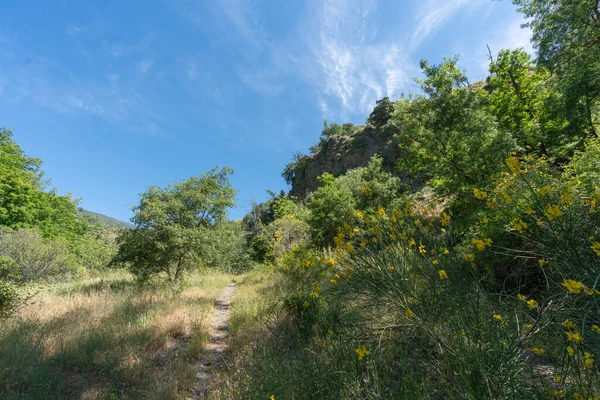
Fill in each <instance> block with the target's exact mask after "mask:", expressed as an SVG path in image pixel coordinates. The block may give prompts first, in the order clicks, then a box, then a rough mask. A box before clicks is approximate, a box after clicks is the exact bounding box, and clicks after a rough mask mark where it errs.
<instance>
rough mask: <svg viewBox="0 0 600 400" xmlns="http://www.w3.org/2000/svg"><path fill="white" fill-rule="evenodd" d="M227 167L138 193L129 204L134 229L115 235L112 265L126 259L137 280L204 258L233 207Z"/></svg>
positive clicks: (174, 274)
mask: <svg viewBox="0 0 600 400" xmlns="http://www.w3.org/2000/svg"><path fill="white" fill-rule="evenodd" d="M232 173H233V171H232V170H231V169H230V168H228V167H224V168H221V169H219V168H214V169H213V170H211V171H210V172H207V173H204V174H202V175H201V176H200V177H191V178H189V179H188V180H186V181H180V182H176V183H174V184H172V185H169V186H167V187H166V188H164V189H162V188H159V187H156V186H152V187H150V188H148V190H147V191H146V192H144V193H142V194H141V198H140V204H139V205H138V206H136V207H134V208H133V211H134V217H133V218H132V221H133V222H134V223H135V225H136V227H135V229H131V230H127V231H123V232H122V233H121V235H120V236H119V237H118V238H117V244H118V245H119V250H118V252H117V255H116V256H115V262H116V263H119V264H121V263H126V264H127V266H128V268H129V269H130V271H131V272H132V273H133V274H134V275H136V276H137V277H138V279H139V280H141V281H146V280H148V279H149V278H151V277H152V276H155V275H158V274H161V273H164V274H165V275H166V276H167V278H168V280H169V281H177V280H178V279H179V278H180V277H181V275H182V274H183V273H184V272H185V271H187V270H190V269H192V268H194V267H197V266H199V265H200V264H201V263H202V262H203V261H205V258H209V257H210V255H209V249H210V245H209V243H210V241H211V240H212V234H213V233H214V231H215V230H216V229H217V228H218V227H220V225H221V224H222V223H223V222H224V221H225V219H226V216H227V208H228V207H232V206H233V205H234V198H235V190H234V189H233V188H232V187H231V184H230V182H229V175H231V174H232Z"/></svg>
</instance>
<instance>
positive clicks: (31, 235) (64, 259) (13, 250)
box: [0, 229, 81, 282]
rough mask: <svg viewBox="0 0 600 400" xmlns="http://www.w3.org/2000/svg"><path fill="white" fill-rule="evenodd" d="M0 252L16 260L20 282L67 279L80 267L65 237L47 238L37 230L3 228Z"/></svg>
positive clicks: (0, 233) (0, 235)
mask: <svg viewBox="0 0 600 400" xmlns="http://www.w3.org/2000/svg"><path fill="white" fill-rule="evenodd" d="M0 255H1V256H8V257H10V258H12V260H13V261H14V262H16V264H17V265H18V267H19V268H18V278H16V279H14V280H15V281H19V282H35V281H48V280H59V279H64V278H66V277H69V276H73V275H75V274H77V273H78V272H79V271H80V269H81V266H80V265H79V264H78V262H77V259H76V257H75V256H74V255H73V254H72V253H71V252H70V251H69V243H68V242H67V241H66V240H65V239H56V240H50V239H45V238H44V237H42V234H41V233H40V232H39V231H38V230H36V229H22V230H18V231H9V230H0ZM11 268H14V267H11ZM13 272H14V270H13ZM15 273H16V272H15Z"/></svg>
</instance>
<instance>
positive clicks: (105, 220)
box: [77, 207, 133, 229]
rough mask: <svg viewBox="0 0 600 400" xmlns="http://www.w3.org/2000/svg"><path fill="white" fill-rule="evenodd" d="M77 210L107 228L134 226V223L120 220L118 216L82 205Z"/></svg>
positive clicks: (81, 214)
mask: <svg viewBox="0 0 600 400" xmlns="http://www.w3.org/2000/svg"><path fill="white" fill-rule="evenodd" d="M77 211H78V213H79V215H80V216H82V217H85V218H89V219H91V220H92V221H94V222H96V223H98V224H99V225H100V226H102V227H103V228H105V229H131V228H133V224H130V223H129V222H124V221H121V220H118V219H116V218H112V217H109V216H108V215H104V214H99V213H95V212H93V211H88V210H85V209H83V208H81V207H78V208H77Z"/></svg>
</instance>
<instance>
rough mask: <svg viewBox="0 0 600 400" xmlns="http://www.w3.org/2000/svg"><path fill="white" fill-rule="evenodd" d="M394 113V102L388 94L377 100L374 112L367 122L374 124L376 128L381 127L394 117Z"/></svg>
mask: <svg viewBox="0 0 600 400" xmlns="http://www.w3.org/2000/svg"><path fill="white" fill-rule="evenodd" d="M393 113H394V103H393V102H391V101H390V98H389V97H387V96H386V97H384V98H383V99H381V100H377V101H376V104H375V108H374V109H373V112H372V113H371V115H369V118H367V124H370V125H373V126H374V127H375V128H381V127H382V126H384V125H385V124H387V122H388V121H389V120H390V118H392V114H393Z"/></svg>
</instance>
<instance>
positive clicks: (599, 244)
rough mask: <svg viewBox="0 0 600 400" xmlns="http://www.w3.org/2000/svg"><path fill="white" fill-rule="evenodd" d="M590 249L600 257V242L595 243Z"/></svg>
mask: <svg viewBox="0 0 600 400" xmlns="http://www.w3.org/2000/svg"><path fill="white" fill-rule="evenodd" d="M590 249H592V250H594V253H596V255H597V256H598V257H600V242H594V244H593V245H591V246H590Z"/></svg>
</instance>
